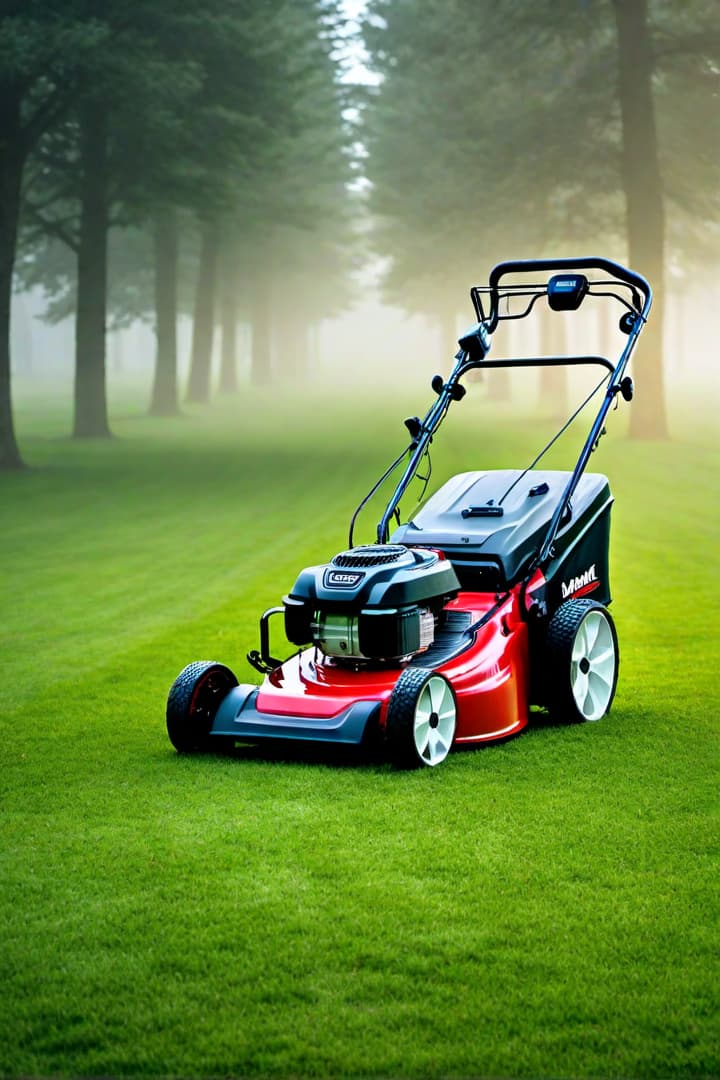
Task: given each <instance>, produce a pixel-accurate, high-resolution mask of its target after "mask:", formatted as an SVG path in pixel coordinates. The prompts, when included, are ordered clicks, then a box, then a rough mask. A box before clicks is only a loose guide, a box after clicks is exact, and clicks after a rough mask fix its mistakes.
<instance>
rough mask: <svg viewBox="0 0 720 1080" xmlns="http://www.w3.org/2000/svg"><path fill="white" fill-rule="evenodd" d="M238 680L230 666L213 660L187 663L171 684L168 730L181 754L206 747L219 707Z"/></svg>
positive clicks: (168, 701) (168, 703)
mask: <svg viewBox="0 0 720 1080" xmlns="http://www.w3.org/2000/svg"><path fill="white" fill-rule="evenodd" d="M237 684H238V681H237V679H236V678H235V676H234V675H233V673H232V671H231V670H230V668H227V667H225V666H224V665H223V664H218V663H216V662H215V661H214V660H197V661H196V662H195V663H194V664H188V666H187V667H186V668H183V670H182V671H181V672H180V674H179V675H178V677H177V679H176V680H175V682H174V683H173V684H172V686H171V687H170V693H169V694H168V700H167V711H166V718H167V730H168V735H169V736H170V742H171V743H172V744H173V746H174V747H175V749H176V750H177V751H178V753H180V754H188V753H191V752H192V751H193V750H206V749H207V747H208V745H209V743H210V729H211V727H212V725H213V720H214V719H215V714H216V712H217V710H218V706H219V705H220V702H221V701H222V700H223V698H224V697H226V696H227V694H229V692H230V691H231V690H232V688H233V687H234V686H237Z"/></svg>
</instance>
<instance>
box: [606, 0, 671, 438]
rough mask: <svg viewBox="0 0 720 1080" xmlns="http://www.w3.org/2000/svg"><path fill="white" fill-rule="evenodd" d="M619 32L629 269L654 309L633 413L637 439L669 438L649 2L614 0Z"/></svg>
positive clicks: (639, 358) (637, 360)
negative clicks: (647, 288)
mask: <svg viewBox="0 0 720 1080" xmlns="http://www.w3.org/2000/svg"><path fill="white" fill-rule="evenodd" d="M613 6H614V8H615V19H616V22H617V30H618V88H619V94H620V113H621V116H622V174H623V186H624V189H625V202H626V213H627V234H628V258H629V262H630V266H631V267H632V268H633V269H634V270H639V271H640V273H641V274H644V275H645V277H647V278H648V280H649V282H650V284H651V285H652V288H653V292H654V303H653V310H652V312H651V314H650V318H649V320H648V325H647V328H646V329H645V330H644V331H643V334H642V336H641V338H640V340H639V342H638V345H637V350H636V353H635V355H634V361H633V367H634V372H635V378H636V382H637V395H636V397H635V400H634V402H633V405H632V409H631V412H630V435H631V436H632V437H633V438H642V439H664V438H667V419H666V413H665V393H664V384H663V307H664V291H665V289H664V270H665V212H664V208H663V198H662V181H661V177H660V165H659V161H658V147H657V132H656V127H655V109H654V105H653V98H652V53H651V45H650V35H649V32H648V27H647V0H632V3H629V2H628V0H613Z"/></svg>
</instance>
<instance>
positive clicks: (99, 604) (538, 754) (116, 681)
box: [0, 387, 720, 1077]
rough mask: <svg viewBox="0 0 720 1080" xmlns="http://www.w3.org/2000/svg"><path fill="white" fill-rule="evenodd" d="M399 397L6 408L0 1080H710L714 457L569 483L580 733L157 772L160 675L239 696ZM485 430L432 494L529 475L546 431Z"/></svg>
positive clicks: (468, 438) (466, 421)
mask: <svg viewBox="0 0 720 1080" xmlns="http://www.w3.org/2000/svg"><path fill="white" fill-rule="evenodd" d="M425 399H426V393H425V391H424V390H423V388H422V387H419V388H416V389H413V390H412V391H411V392H408V393H407V394H403V393H401V392H399V391H398V393H397V395H396V400H395V401H394V402H392V403H391V404H389V405H378V404H377V402H373V401H372V400H371V399H370V398H368V397H363V396H362V395H361V396H359V397H358V398H355V399H353V400H350V401H348V400H347V399H346V400H345V402H344V403H343V402H339V401H336V400H334V399H331V398H330V397H329V396H325V395H322V394H320V395H316V396H315V397H312V396H311V395H310V394H306V395H299V396H298V397H297V398H296V400H295V401H294V402H293V401H290V400H280V401H279V400H278V399H277V397H276V396H274V395H272V394H270V393H269V392H268V393H267V394H262V393H259V392H257V391H255V392H253V393H251V394H250V393H249V394H248V395H247V396H246V397H245V399H239V400H237V401H233V402H227V403H224V404H221V405H216V406H214V407H212V408H211V409H209V410H207V411H196V412H195V413H193V414H192V415H189V416H187V417H185V418H183V419H181V420H177V421H166V422H161V421H157V420H155V421H153V420H149V419H146V418H144V417H142V416H141V415H140V413H139V410H138V409H137V408H135V407H133V408H123V409H121V410H120V412H121V415H120V416H119V417H116V419H115V421H114V427H115V430H116V431H117V432H118V435H119V438H117V439H116V440H114V441H113V442H112V443H109V444H97V443H86V444H74V443H71V442H70V441H69V440H67V439H66V438H64V437H63V432H64V431H65V430H66V428H67V419H66V417H65V416H64V415H63V412H62V410H61V409H57V410H56V409H54V408H53V407H50V406H48V407H43V409H42V410H39V408H38V402H33V403H32V404H31V405H28V406H27V407H26V409H25V411H23V410H22V409H21V411H20V430H21V434H22V435H23V445H24V449H25V452H26V456H27V458H28V459H29V461H30V462H31V464H32V465H33V466H34V468H33V469H32V470H31V471H28V472H26V473H24V474H22V475H17V476H3V477H0V500H1V502H0V505H1V507H2V511H1V512H2V549H3V557H2V566H1V573H2V590H1V592H0V605H1V608H2V611H1V618H0V640H1V645H0V674H1V676H2V681H1V685H2V698H1V700H2V704H1V706H0V763H1V764H0V791H1V802H2V817H1V819H0V837H1V844H0V1074H2V1075H7V1076H12V1077H19V1076H68V1077H69V1076H83V1077H84V1076H163V1077H176V1076H212V1077H216V1076H217V1077H220V1076H223V1077H226V1076H233V1077H236V1076H237V1077H240V1076H268V1077H270V1076H297V1077H306V1076H307V1077H310V1076H313V1077H336V1076H377V1077H387V1076H402V1077H435V1076H437V1077H440V1076H443V1077H465V1076H488V1077H504V1076H507V1077H536V1076H552V1077H711V1076H718V1075H720V1048H719V1037H720V1024H719V1021H718V1004H719V1000H718V999H719V997H720V993H719V989H718V988H719V986H720V978H719V975H720V973H719V971H718V963H717V941H718V938H717V930H718V899H719V896H718V877H717V873H718V867H717V859H716V856H717V838H718V828H717V827H718V793H717V790H718V789H717V782H718V760H719V758H718V730H719V724H718V704H719V698H720V695H719V694H718V681H719V670H718V668H719V665H718V625H719V623H720V619H719V617H718V599H717V571H718V550H719V548H718V544H719V541H720V512H719V510H718V502H717V500H718V486H719V481H720V460H719V455H718V449H717V445H716V444H711V443H709V442H708V441H707V440H706V441H705V442H704V444H703V443H700V442H694V441H693V439H692V435H691V436H690V437H689V438H685V439H680V440H676V441H674V442H673V443H668V444H652V445H651V444H645V445H637V444H631V443H629V442H627V441H626V440H625V439H624V437H623V435H622V423H620V424H619V425H613V428H614V430H613V431H612V432H611V434H610V435H609V437H608V438H607V439H606V440H604V442H603V444H602V448H601V451H600V454H599V456H598V460H597V463H595V462H593V465H594V467H595V468H597V469H601V470H603V471H606V472H607V473H608V474H609V476H610V478H611V484H612V487H613V491H614V494H615V496H616V506H615V509H614V512H613V514H614V517H613V536H612V573H613V591H614V595H615V602H614V604H613V614H614V616H615V619H616V622H617V626H618V632H619V637H620V645H621V652H622V662H621V676H620V683H619V688H618V693H617V697H616V701H615V704H614V706H613V710H612V712H611V714H610V716H609V717H608V718H606V719H605V720H604V721H602V722H601V723H600V724H590V725H586V726H582V727H577V728H572V729H559V728H554V727H550V726H547V725H544V726H543V725H542V724H538V725H537V726H535V727H534V728H533V729H531V730H530V731H529V732H528V733H526V734H524V735H523V736H522V737H520V738H518V739H516V740H514V741H512V742H508V743H506V744H503V745H500V746H495V747H488V748H485V749H482V750H479V751H475V752H472V753H458V754H455V755H453V756H451V758H450V759H449V760H448V761H447V762H446V763H445V764H444V765H443V766H442V767H441V768H440V769H437V770H425V771H423V772H421V773H414V774H403V773H397V772H393V771H392V770H391V769H390V768H389V767H387V766H385V765H382V764H378V763H368V762H367V761H357V760H354V759H353V758H352V756H345V757H335V758H333V757H330V758H328V756H327V755H325V757H319V756H317V755H316V756H313V755H312V754H308V753H305V754H303V755H301V756H298V757H297V758H293V757H292V756H289V755H287V754H286V753H285V754H283V753H277V752H276V753H271V752H269V751H264V752H260V751H252V750H248V751H238V752H236V755H235V756H234V757H230V758H227V757H225V758H213V757H209V756H197V757H186V758H183V757H180V756H178V755H176V754H175V753H174V751H173V750H172V748H171V746H170V744H169V742H168V740H167V737H166V733H165V729H164V703H165V697H166V694H167V690H168V687H169V685H170V683H171V682H172V680H173V679H174V677H175V675H176V674H177V672H178V671H179V669H180V668H181V667H183V666H184V665H185V664H186V663H187V662H189V661H190V660H194V659H199V658H214V659H218V660H221V661H223V662H226V663H228V664H229V665H230V666H231V667H233V668H234V669H235V670H236V672H237V674H238V675H239V677H240V678H241V679H247V680H249V679H250V678H251V677H252V672H251V669H250V668H249V667H248V665H247V663H246V662H245V660H244V656H245V652H246V651H247V649H248V648H249V647H253V646H254V645H255V644H256V635H257V630H256V625H257V617H258V615H259V613H260V612H261V611H262V610H263V609H264V608H265V607H268V606H270V605H272V604H274V603H276V602H277V601H278V599H279V597H280V596H281V595H282V593H283V592H284V591H286V590H287V589H288V587H289V586H290V585H291V584H292V581H293V580H294V577H295V574H296V572H297V571H298V570H299V569H300V568H301V567H302V566H303V565H305V564H307V563H309V562H312V561H315V560H320V559H326V558H328V557H330V556H331V555H332V554H334V553H335V552H336V551H338V550H340V549H341V548H343V547H344V546H345V543H346V537H347V522H348V518H349V516H350V513H351V511H352V509H353V508H354V506H355V503H356V502H357V501H358V500H359V498H360V496H361V495H362V494H364V492H365V491H366V490H367V488H368V487H369V486H370V483H371V482H372V480H373V479H374V478H375V476H376V475H378V474H379V472H380V471H381V468H382V467H383V466H384V464H385V463H386V462H387V461H388V460H389V459H390V457H391V455H392V454H393V452H394V451H395V450H396V449H397V447H398V446H399V445H401V441H402V429H401V426H400V420H401V418H402V417H403V416H405V415H408V414H411V413H413V412H416V411H419V410H420V409H421V408H422V406H423V404H424V402H425ZM508 419H509V418H508V417H507V416H504V415H503V416H498V415H497V414H493V412H492V411H491V409H490V406H489V405H488V404H487V403H485V401H484V400H483V396H482V388H478V389H476V390H475V391H474V392H473V394H471V395H469V396H468V399H467V400H466V402H464V403H463V405H462V406H460V407H459V408H458V409H457V410H456V415H455V416H454V417H453V418H451V420H450V421H449V422H448V426H447V429H446V431H445V432H444V433H443V435H441V437H440V439H439V443H438V446H437V456H436V461H435V476H434V478H433V482H434V481H435V480H436V479H438V480H439V479H442V478H443V477H444V476H446V475H449V474H450V473H452V472H455V471H459V470H461V469H465V468H475V467H482V466H486V465H487V466H490V467H507V466H511V467H514V466H517V465H519V464H523V463H525V462H527V461H528V460H530V458H531V456H532V451H533V449H534V448H535V447H536V446H537V445H539V444H540V443H541V442H542V440H543V437H544V435H545V434H546V432H547V433H549V431H550V429H549V427H547V425H545V424H543V423H531V422H529V421H528V419H527V417H526V418H525V419H522V420H521V423H520V425H519V427H518V426H516V427H515V429H514V432H515V433H514V434H513V433H512V432H511V429H510V425H509V423H508ZM569 453H571V451H566V454H565V456H563V455H562V454H561V453H555V452H554V453H553V457H552V459H551V463H552V464H555V465H559V464H563V463H565V462H567V460H568V457H567V455H568V454H569ZM373 522H374V519H373V516H372V514H370V516H369V518H366V519H365V530H364V535H360V536H359V539H360V540H363V539H365V540H367V539H370V538H371V531H372V529H371V526H372V524H373ZM361 531H362V530H361Z"/></svg>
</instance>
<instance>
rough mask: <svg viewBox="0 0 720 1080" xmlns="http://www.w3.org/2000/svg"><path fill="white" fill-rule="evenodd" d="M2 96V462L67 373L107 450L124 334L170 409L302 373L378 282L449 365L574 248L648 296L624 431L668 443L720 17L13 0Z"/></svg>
mask: <svg viewBox="0 0 720 1080" xmlns="http://www.w3.org/2000/svg"><path fill="white" fill-rule="evenodd" d="M0 83H1V87H2V102H3V108H2V113H1V115H0V190H1V192H2V197H1V199H0V465H1V466H2V467H3V468H6V469H7V468H15V467H19V466H21V465H22V464H23V458H22V453H21V448H20V446H19V441H20V440H19V439H18V436H17V434H16V428H15V425H14V421H13V406H12V401H13V391H14V390H15V385H17V386H21V384H23V383H24V382H26V381H31V382H32V380H33V378H34V379H35V380H38V379H40V380H42V379H45V380H47V381H48V382H49V383H52V381H53V379H57V378H58V377H59V376H60V375H61V374H66V375H67V377H69V375H70V371H69V368H70V364H72V380H73V418H72V434H73V435H74V436H75V437H87V436H92V437H107V436H109V435H110V434H111V417H110V416H109V409H108V390H107V383H108V366H109V359H110V354H111V353H112V349H111V348H110V345H111V343H112V341H115V342H116V352H119V348H120V346H119V344H118V343H119V342H120V339H121V338H122V335H123V333H124V332H125V333H127V331H128V328H133V327H135V328H137V327H138V326H140V327H143V326H144V327H145V328H146V331H147V332H146V334H145V336H144V337H143V338H142V342H143V344H142V347H141V348H139V349H138V348H137V347H135V348H134V350H133V353H134V355H133V362H134V364H135V365H136V369H139V370H141V371H142V372H143V373H144V376H145V380H146V387H147V408H148V409H149V411H150V412H151V414H153V415H157V416H163V415H173V414H176V413H177V412H178V411H179V410H181V409H182V407H183V404H184V402H186V401H187V402H197V403H202V402H207V401H208V400H209V399H210V398H211V396H212V395H223V394H228V393H238V392H242V387H243V385H247V384H265V383H271V382H283V383H290V384H292V382H294V381H300V380H307V379H308V378H311V377H312V375H313V372H317V369H318V356H317V353H318V348H319V346H318V342H319V337H320V335H319V328H320V327H321V326H323V325H325V326H328V325H334V326H336V327H338V326H340V327H341V326H342V319H343V317H344V316H345V315H346V313H349V312H352V310H353V308H354V307H355V306H357V303H358V297H359V296H362V295H363V294H364V293H365V292H368V291H370V290H371V289H372V290H373V294H374V295H375V296H376V298H377V303H378V304H379V305H387V306H388V308H392V309H393V310H394V311H395V312H396V314H397V317H398V319H399V320H402V318H403V317H409V316H421V317H422V319H423V320H424V323H423V325H424V326H425V327H426V328H433V332H437V333H439V334H440V335H441V339H442V341H443V343H444V345H443V349H444V351H443V353H442V355H443V356H449V355H450V351H451V345H452V342H453V340H454V338H455V337H456V331H457V327H458V319H460V320H462V319H463V317H464V318H465V319H466V320H467V318H468V314H469V312H468V311H467V309H466V308H464V304H465V301H466V297H467V292H468V287H469V286H470V285H471V284H473V283H477V281H478V279H479V278H480V277H481V276H483V277H485V276H486V275H487V271H488V269H489V267H490V266H492V265H493V263H494V262H495V261H499V260H500V259H504V258H527V257H541V256H543V255H547V254H550V255H553V256H556V255H558V254H567V253H571V254H580V253H583V254H587V253H591V254H605V255H609V256H611V257H613V258H619V259H620V260H627V263H628V265H630V266H632V267H633V268H634V269H636V270H639V271H640V272H641V273H643V274H645V276H646V277H647V278H648V279H649V280H650V281H651V283H652V285H653V288H654V291H655V304H654V309H653V315H652V319H651V322H650V325H649V326H648V329H647V332H646V334H645V336H644V339H643V342H642V344H641V346H640V348H639V352H638V355H637V357H636V359H635V377H636V380H637V382H638V384H639V386H640V387H641V389H642V393H641V394H639V396H638V399H637V402H636V404H635V407H634V409H633V412H632V418H631V435H633V436H635V437H639V438H664V437H666V436H667V434H668V422H667V386H666V377H665V375H666V372H667V370H668V365H669V364H670V359H669V357H670V354H672V353H677V350H678V338H679V336H680V335H682V333H683V331H684V330H685V329H686V326H685V325H684V323H686V324H687V325H688V326H689V325H690V324H692V325H693V326H695V324H696V321H697V320H696V319H695V318H694V314H693V297H694V298H695V303H696V305H697V302H698V298H699V302H700V304H702V303H704V304H705V306H707V299H708V297H709V296H711V295H712V290H713V288H716V286H717V274H718V259H717V256H718V240H719V239H720V230H719V222H720V183H719V180H720V153H719V149H718V148H720V110H719V109H718V101H719V97H718V95H719V93H720V33H719V32H718V26H717V6H716V3H715V0H688V2H687V3H683V4H678V3H674V2H672V0H633V2H632V3H625V2H622V0H564V2H563V3H557V2H550V0H540V2H534V3H532V4H529V3H524V2H522V0H500V2H492V3H490V2H477V0H475V2H472V3H470V2H469V0H459V2H455V3H452V4H447V3H437V2H434V0H423V2H420V0H392V2H390V0H370V2H369V3H368V4H367V5H366V6H363V5H358V4H354V5H353V4H351V5H348V4H343V3H340V2H338V0H290V2H287V3H278V4H258V3H256V2H254V0H231V2H227V0H223V2H222V3H218V2H217V0H208V3H207V4H205V5H203V6H202V8H201V9H199V8H198V7H197V5H195V4H187V3H185V2H184V0H179V2H177V3H173V4H167V3H165V2H164V0H142V2H139V3H135V4H133V5H131V6H130V7H128V5H127V4H120V3H114V2H112V0H110V2H106V3H103V4H96V3H87V2H85V0H72V2H71V0H65V2H63V3H62V4H57V3H48V2H45V0H22V2H19V3H17V2H11V0H6V2H5V3H3V5H2V21H1V23H0ZM698 282H702V283H703V284H702V286H701V287H699V288H698V285H697V283H698ZM670 302H672V311H671V313H669V312H668V304H669V303H670ZM29 311H30V314H28V312H29ZM463 312H464V313H465V314H464V315H463ZM713 314H714V311H713ZM683 320H684V323H683ZM678 326H680V330H678ZM55 327H57V328H59V327H64V328H65V333H64V334H60V332H59V329H58V330H57V331H56V332H55V333H53V332H51V329H50V328H55ZM70 328H72V329H70ZM663 331H664V332H663ZM563 333H564V329H563V325H562V321H561V320H545V324H543V326H542V327H541V338H542V340H541V341H540V342H539V345H538V347H539V348H540V349H541V351H543V352H544V353H546V354H547V353H554V352H561V351H563V346H564V342H563V340H562V338H563ZM608 334H609V335H610V336H612V331H611V329H609V330H608ZM346 336H347V335H346ZM61 338H62V340H63V342H65V341H66V340H67V341H69V342H70V343H71V344H70V346H69V348H68V350H67V352H70V350H72V351H73V352H74V355H73V356H69V355H68V356H65V357H64V358H63V360H62V363H61V361H60V359H59V358H58V354H59V353H60V352H62V350H61V349H59V348H58V347H57V343H58V342H59V341H60V339H61ZM339 341H340V346H339V348H338V349H337V350H336V352H337V356H336V359H335V361H334V372H335V377H338V376H339V377H340V378H342V371H343V367H342V365H343V356H342V341H343V336H342V334H340V336H339ZM701 352H702V349H701ZM139 354H142V355H139ZM63 365H64V366H63ZM562 377H563V376H562V374H560V373H559V372H558V370H557V369H555V370H552V369H547V370H546V371H545V372H544V373H543V378H544V379H546V380H549V384H548V385H545V386H544V387H543V386H541V387H540V391H541V393H543V392H545V393H546V394H547V393H550V394H553V393H555V394H558V395H562V394H563V387H562V385H561V381H562ZM501 378H502V377H501V375H500V374H499V373H497V374H495V375H493V376H492V377H491V378H490V380H489V385H488V390H487V392H488V393H490V394H492V395H495V396H496V397H498V398H502V397H503V396H504V395H505V394H506V393H507V387H506V386H504V385H503V384H502V382H501ZM558 380H560V382H558ZM14 383H15V385H13V384H14Z"/></svg>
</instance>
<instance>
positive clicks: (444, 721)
mask: <svg viewBox="0 0 720 1080" xmlns="http://www.w3.org/2000/svg"><path fill="white" fill-rule="evenodd" d="M455 721H456V708H455V699H454V697H453V695H452V691H451V689H450V687H449V685H448V683H447V682H446V681H445V679H442V678H440V676H439V675H433V676H432V677H431V678H430V679H428V681H427V682H426V683H425V685H424V686H423V688H422V690H421V691H420V696H419V698H418V701H417V705H416V706H415V723H414V730H413V734H414V738H415V747H416V749H417V752H418V755H419V756H420V758H421V759H422V760H423V761H424V763H425V764H426V765H439V764H440V762H441V761H444V760H445V758H446V757H447V756H448V753H449V752H450V747H451V746H452V741H453V738H454V737H455Z"/></svg>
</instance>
